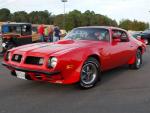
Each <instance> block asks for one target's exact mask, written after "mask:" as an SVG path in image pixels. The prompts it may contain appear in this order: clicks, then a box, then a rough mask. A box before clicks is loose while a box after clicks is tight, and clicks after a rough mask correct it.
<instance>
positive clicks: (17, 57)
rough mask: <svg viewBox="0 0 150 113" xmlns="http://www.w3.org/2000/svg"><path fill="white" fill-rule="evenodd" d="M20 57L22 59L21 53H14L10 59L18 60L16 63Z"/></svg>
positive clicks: (19, 60)
mask: <svg viewBox="0 0 150 113" xmlns="http://www.w3.org/2000/svg"><path fill="white" fill-rule="evenodd" d="M21 59H22V55H19V54H14V55H13V57H12V61H15V62H18V63H20V62H21Z"/></svg>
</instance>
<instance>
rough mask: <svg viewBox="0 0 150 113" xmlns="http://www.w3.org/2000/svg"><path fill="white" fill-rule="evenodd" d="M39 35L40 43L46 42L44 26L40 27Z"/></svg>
mask: <svg viewBox="0 0 150 113" xmlns="http://www.w3.org/2000/svg"><path fill="white" fill-rule="evenodd" d="M38 33H39V35H40V41H41V42H44V25H43V24H42V25H40V26H39V27H38Z"/></svg>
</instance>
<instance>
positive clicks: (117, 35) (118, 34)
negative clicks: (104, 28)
mask: <svg viewBox="0 0 150 113" xmlns="http://www.w3.org/2000/svg"><path fill="white" fill-rule="evenodd" d="M112 40H118V41H120V42H128V41H129V39H128V35H127V33H126V32H124V31H121V30H112Z"/></svg>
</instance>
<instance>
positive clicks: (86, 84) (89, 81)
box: [79, 58, 101, 89]
mask: <svg viewBox="0 0 150 113" xmlns="http://www.w3.org/2000/svg"><path fill="white" fill-rule="evenodd" d="M100 75H101V73H100V65H99V62H98V61H97V60H96V59H95V58H89V59H88V60H87V61H85V63H84V65H83V67H82V69H81V72H80V82H79V85H80V87H81V88H83V89H89V88H92V87H93V86H95V84H96V83H97V81H98V80H101V76H100Z"/></svg>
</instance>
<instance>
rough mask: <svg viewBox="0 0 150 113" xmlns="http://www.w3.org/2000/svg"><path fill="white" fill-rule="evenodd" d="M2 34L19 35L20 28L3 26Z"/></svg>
mask: <svg viewBox="0 0 150 113" xmlns="http://www.w3.org/2000/svg"><path fill="white" fill-rule="evenodd" d="M2 33H3V34H7V33H17V34H20V33H21V27H20V26H8V25H3V26H2Z"/></svg>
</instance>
